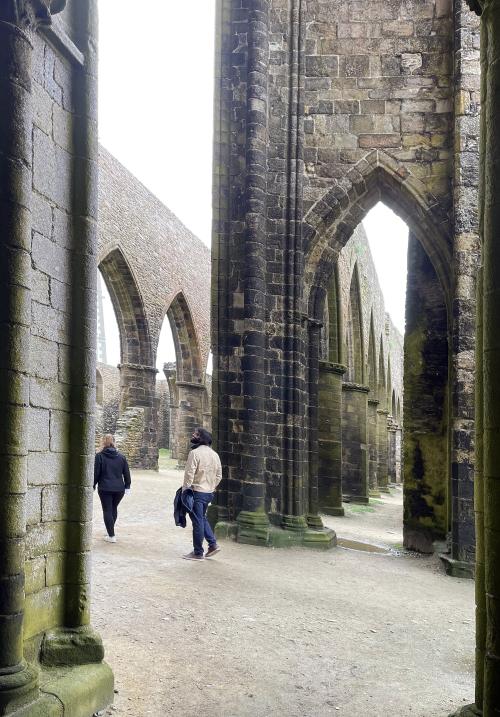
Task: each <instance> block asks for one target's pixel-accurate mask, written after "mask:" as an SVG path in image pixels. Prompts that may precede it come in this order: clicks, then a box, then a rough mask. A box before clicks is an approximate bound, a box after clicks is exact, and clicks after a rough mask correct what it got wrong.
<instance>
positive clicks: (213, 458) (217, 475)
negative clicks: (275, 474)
mask: <svg viewBox="0 0 500 717" xmlns="http://www.w3.org/2000/svg"><path fill="white" fill-rule="evenodd" d="M211 445H212V435H211V434H210V433H209V432H208V431H207V430H206V429H205V428H196V429H195V430H194V431H193V435H192V437H191V446H192V448H191V450H190V451H189V455H188V459H187V463H186V469H185V471H184V483H183V484H182V490H183V491H186V490H192V492H193V508H192V511H191V512H190V513H189V517H190V518H191V522H192V524H193V551H192V552H191V553H188V554H187V555H183V557H184V558H185V559H186V560H203V559H204V557H207V558H211V557H212V556H213V555H215V554H216V553H218V552H219V550H220V547H219V545H217V540H216V538H215V535H214V533H213V530H212V527H211V525H210V523H209V522H208V520H207V508H208V505H209V503H211V501H212V500H213V497H214V492H215V489H216V488H217V486H218V485H219V483H220V481H221V479H222V466H221V462H220V458H219V455H218V454H217V453H216V452H215V451H214V450H212V448H211ZM203 539H205V540H206V541H207V542H208V550H207V553H206V556H204V554H203Z"/></svg>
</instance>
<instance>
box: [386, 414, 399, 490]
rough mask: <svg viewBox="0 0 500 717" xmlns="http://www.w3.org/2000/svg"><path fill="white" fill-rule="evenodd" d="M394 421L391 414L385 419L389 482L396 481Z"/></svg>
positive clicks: (395, 429)
mask: <svg viewBox="0 0 500 717" xmlns="http://www.w3.org/2000/svg"><path fill="white" fill-rule="evenodd" d="M396 431H397V427H396V423H395V421H394V419H393V417H392V416H389V419H388V421H387V439H388V466H387V475H388V479H389V483H395V482H396Z"/></svg>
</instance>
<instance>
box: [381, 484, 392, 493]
mask: <svg viewBox="0 0 500 717" xmlns="http://www.w3.org/2000/svg"><path fill="white" fill-rule="evenodd" d="M378 489H379V492H380V493H390V492H391V489H390V488H389V486H388V485H379V487H378Z"/></svg>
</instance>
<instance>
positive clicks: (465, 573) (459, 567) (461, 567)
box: [439, 553, 479, 714]
mask: <svg viewBox="0 0 500 717" xmlns="http://www.w3.org/2000/svg"><path fill="white" fill-rule="evenodd" d="M439 558H440V560H441V562H442V563H443V565H444V569H445V571H446V575H449V576H450V577H452V578H466V579H468V580H474V575H475V565H474V563H466V562H464V561H462V560H454V559H453V558H451V557H450V556H449V555H446V554H443V553H440V554H439ZM457 714H460V713H457ZM467 714H469V713H467ZM470 714H472V713H470ZM478 714H479V713H478Z"/></svg>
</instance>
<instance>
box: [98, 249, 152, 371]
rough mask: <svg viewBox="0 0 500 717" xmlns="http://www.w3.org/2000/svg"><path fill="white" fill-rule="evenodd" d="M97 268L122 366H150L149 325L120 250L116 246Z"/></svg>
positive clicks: (139, 294) (135, 284)
mask: <svg viewBox="0 0 500 717" xmlns="http://www.w3.org/2000/svg"><path fill="white" fill-rule="evenodd" d="M99 269H100V271H101V274H102V276H103V279H104V281H105V283H106V286H107V288H108V291H109V294H110V296H111V302H112V304H113V308H114V310H115V315H116V320H117V323H118V328H119V330H120V354H121V363H122V364H137V365H140V366H152V364H153V352H152V347H151V338H150V334H149V325H148V320H147V318H146V312H145V309H144V302H143V300H142V296H141V293H140V291H139V287H138V285H137V282H136V280H135V277H134V275H133V273H132V270H131V268H130V266H129V263H128V261H127V259H126V257H125V255H124V253H123V251H122V250H121V249H120V248H119V247H116V248H115V249H112V250H111V251H110V252H109V253H108V254H107V255H106V256H105V257H104V258H103V259H102V260H101V262H100V264H99Z"/></svg>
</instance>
